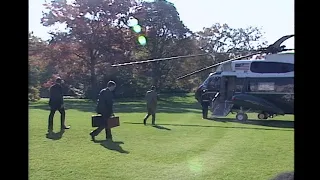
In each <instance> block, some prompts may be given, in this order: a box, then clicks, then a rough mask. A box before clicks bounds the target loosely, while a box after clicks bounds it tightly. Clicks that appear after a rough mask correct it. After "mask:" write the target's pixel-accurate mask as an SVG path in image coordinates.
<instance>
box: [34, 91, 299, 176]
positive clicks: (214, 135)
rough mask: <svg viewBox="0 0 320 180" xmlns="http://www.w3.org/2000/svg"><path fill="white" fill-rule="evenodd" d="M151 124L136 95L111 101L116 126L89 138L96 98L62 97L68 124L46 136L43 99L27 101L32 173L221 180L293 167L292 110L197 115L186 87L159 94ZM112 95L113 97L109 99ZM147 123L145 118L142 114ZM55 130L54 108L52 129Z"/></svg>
mask: <svg viewBox="0 0 320 180" xmlns="http://www.w3.org/2000/svg"><path fill="white" fill-rule="evenodd" d="M162 99H163V100H161V101H160V102H159V108H158V114H157V120H156V123H157V124H158V126H156V127H152V126H150V125H148V126H144V125H143V124H142V119H143V117H144V116H145V104H144V102H143V100H139V99H138V100H121V101H118V102H115V114H116V115H117V116H119V117H120V121H121V126H120V127H116V128H114V129H112V133H113V137H114V140H113V141H114V142H105V141H103V140H104V138H105V132H104V131H102V132H101V134H100V135H99V136H98V137H97V138H96V139H97V140H98V142H96V143H95V142H92V141H91V138H90V136H89V132H90V131H91V130H93V129H94V128H92V127H91V115H92V114H94V108H95V104H94V103H92V102H90V101H86V100H66V105H65V106H66V108H67V110H66V120H67V124H69V125H71V129H69V130H66V131H65V133H64V134H63V135H62V136H61V137H60V136H58V135H57V136H55V137H53V138H51V139H50V138H47V137H46V133H47V119H48V115H49V110H48V105H47V100H41V101H40V102H38V103H33V104H30V106H29V109H30V110H29V178H30V179H31V180H51V179H52V180H53V179H54V180H57V179H59V180H63V179H65V180H73V179H75V180H84V179H88V180H105V179H115V180H118V179H125V180H144V179H150V180H151V179H164V180H168V179H179V180H180V179H182V180H188V179H190V180H191V179H192V180H198V179H199V180H202V179H218V180H219V179H225V180H227V179H228V180H242V179H243V180H250V179H252V180H265V179H270V178H272V177H274V176H276V175H277V174H278V173H281V172H284V171H293V167H294V130H293V116H290V115H287V116H281V117H276V118H274V119H270V120H256V114H249V118H250V119H253V120H250V121H248V122H247V123H239V122H236V121H234V120H232V118H234V117H235V115H234V114H231V115H229V116H228V117H227V118H225V119H215V120H202V119H201V117H202V116H201V109H200V105H198V104H197V103H196V102H195V100H194V97H193V95H192V94H187V95H180V96H172V97H168V96H167V97H162ZM116 101H117V100H116ZM148 123H149V124H150V123H151V117H150V119H149V120H148ZM59 129H60V114H59V112H57V113H56V115H55V118H54V131H55V132H58V131H59Z"/></svg>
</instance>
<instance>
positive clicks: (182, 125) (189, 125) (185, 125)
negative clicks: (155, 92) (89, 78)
mask: <svg viewBox="0 0 320 180" xmlns="http://www.w3.org/2000/svg"><path fill="white" fill-rule="evenodd" d="M123 123H124V124H143V123H132V122H123ZM159 125H166V126H181V127H208V128H231V129H255V130H276V131H293V130H292V129H274V128H272V129H271V128H255V127H236V126H217V125H212V126H205V125H196V124H159Z"/></svg>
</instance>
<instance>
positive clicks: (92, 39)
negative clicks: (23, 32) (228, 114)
mask: <svg viewBox="0 0 320 180" xmlns="http://www.w3.org/2000/svg"><path fill="white" fill-rule="evenodd" d="M45 6H46V9H47V11H46V12H45V13H43V18H42V19H41V20H42V24H43V25H44V26H53V25H56V24H64V25H65V26H66V29H65V30H64V31H52V32H51V33H50V34H51V36H52V39H51V40H50V41H48V42H45V41H43V40H41V39H39V38H37V37H35V36H34V35H33V34H32V33H29V64H30V71H29V77H30V78H29V79H30V81H29V84H30V85H29V90H30V91H32V92H36V90H34V89H33V88H35V89H37V90H39V91H40V95H42V96H44V95H45V93H44V92H47V88H48V86H50V85H51V84H52V82H53V81H54V79H55V77H56V76H60V77H62V78H63V79H64V80H65V83H66V85H67V87H69V90H70V92H69V93H71V94H78V95H81V96H83V95H84V96H86V97H88V98H92V99H95V98H96V97H97V94H98V91H99V90H100V89H101V88H103V87H105V85H106V82H107V81H109V80H115V81H116V82H117V84H118V88H117V91H116V93H117V95H118V96H121V97H127V96H138V95H143V94H144V93H145V90H146V89H147V88H149V87H150V86H151V85H156V86H157V87H158V88H159V89H160V91H175V92H177V91H191V90H192V89H193V88H195V87H197V86H198V85H199V84H200V83H201V82H202V81H203V79H204V78H206V76H207V75H208V72H203V73H201V74H199V75H195V76H192V77H190V78H189V79H184V80H180V81H177V80H176V78H177V77H178V76H181V75H183V74H186V73H189V72H191V71H194V70H197V69H200V68H203V67H206V66H208V65H211V64H213V63H214V62H220V61H223V60H226V59H228V58H231V57H234V56H237V55H243V54H246V53H248V51H250V50H252V49H255V48H257V47H259V46H263V45H264V44H265V43H266V42H265V41H263V33H262V32H261V30H260V29H259V28H256V27H246V28H232V27H229V26H228V25H227V24H222V25H221V24H218V23H217V24H213V25H212V26H211V27H208V28H204V29H203V30H202V31H200V32H192V31H190V30H189V29H188V28H187V27H186V26H185V25H184V23H183V22H182V21H181V19H180V17H179V13H178V11H177V9H176V8H175V6H174V4H172V3H169V2H167V1H165V0H156V1H153V2H146V1H134V0H117V1H114V0H74V1H73V2H72V3H68V2H67V1H66V0H53V1H51V2H49V3H46V4H45ZM132 19H136V20H137V23H138V24H137V26H134V27H132V26H130V20H132ZM136 28H138V29H139V28H140V29H141V31H136ZM139 37H145V38H146V44H141V43H139V41H138V38H139ZM203 53H212V54H213V55H214V56H213V57H214V59H212V57H211V56H196V57H190V58H184V59H182V58H181V59H175V60H170V61H160V62H156V63H149V64H141V65H132V66H124V67H118V68H114V67H111V66H110V65H111V64H116V63H123V62H128V61H141V60H146V59H155V58H165V57H172V56H182V55H192V54H203ZM31 89H32V90H31Z"/></svg>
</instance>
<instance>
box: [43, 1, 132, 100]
mask: <svg viewBox="0 0 320 180" xmlns="http://www.w3.org/2000/svg"><path fill="white" fill-rule="evenodd" d="M45 6H46V8H47V9H48V10H49V12H47V13H44V14H43V18H42V24H43V25H44V26H52V25H55V24H56V23H60V24H66V27H67V30H66V32H52V33H51V34H52V36H53V38H52V40H51V42H50V44H51V45H58V46H64V48H66V47H67V46H69V47H68V48H66V49H65V51H66V50H68V49H69V53H67V52H65V54H68V56H71V55H70V53H72V54H73V55H75V56H76V57H77V60H76V61H77V63H78V64H77V65H79V66H80V67H83V68H82V69H85V70H84V71H86V70H87V71H88V72H89V76H90V86H91V90H92V93H91V98H92V99H96V97H97V92H98V81H99V77H98V74H97V71H101V70H99V69H103V71H104V72H109V74H112V73H114V72H113V71H114V70H112V69H111V68H109V65H110V64H111V63H113V62H115V59H114V57H118V58H125V57H124V56H125V55H126V54H128V51H129V49H130V47H131V46H132V43H133V42H134V41H133V40H132V38H133V37H132V34H131V31H130V30H129V29H128V27H127V26H126V20H127V19H128V17H129V15H130V11H132V9H133V8H134V6H135V1H132V0H131V1H130V0H117V1H114V0H75V1H74V2H73V3H71V4H69V3H67V1H66V0H55V1H52V2H51V3H47V4H45ZM57 60H58V59H57ZM72 60H73V61H75V58H72ZM60 61H62V60H61V59H60ZM63 61H64V62H63V63H67V62H66V61H68V60H67V59H64V60H63ZM69 63H70V61H69ZM71 64H72V63H71Z"/></svg>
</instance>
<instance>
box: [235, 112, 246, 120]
mask: <svg viewBox="0 0 320 180" xmlns="http://www.w3.org/2000/svg"><path fill="white" fill-rule="evenodd" d="M236 119H237V120H238V121H246V120H248V115H247V114H246V113H238V114H237V115H236Z"/></svg>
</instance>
